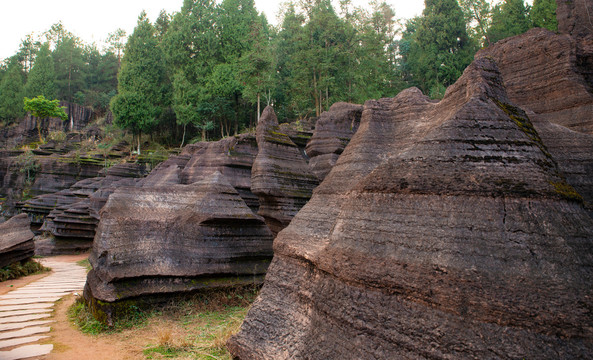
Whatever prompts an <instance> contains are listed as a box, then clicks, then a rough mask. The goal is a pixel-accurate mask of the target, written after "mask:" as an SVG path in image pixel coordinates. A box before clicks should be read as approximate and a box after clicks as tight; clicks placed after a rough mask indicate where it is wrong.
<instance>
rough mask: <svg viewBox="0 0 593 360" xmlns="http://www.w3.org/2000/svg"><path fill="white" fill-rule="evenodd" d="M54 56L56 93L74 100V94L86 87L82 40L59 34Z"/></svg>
mask: <svg viewBox="0 0 593 360" xmlns="http://www.w3.org/2000/svg"><path fill="white" fill-rule="evenodd" d="M66 33H67V32H66ZM67 34H69V33H67ZM52 57H53V60H54V67H55V73H56V95H57V97H58V99H60V100H65V101H69V102H73V101H74V94H76V93H77V92H79V91H82V90H83V89H84V87H85V82H84V80H85V79H84V72H83V71H84V70H83V67H84V65H85V61H84V58H83V48H82V46H81V42H80V40H79V39H78V38H76V37H75V36H73V35H72V36H70V35H62V36H59V37H58V41H57V43H56V48H55V49H54V51H53V53H52Z"/></svg>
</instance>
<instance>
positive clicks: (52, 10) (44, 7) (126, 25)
mask: <svg viewBox="0 0 593 360" xmlns="http://www.w3.org/2000/svg"><path fill="white" fill-rule="evenodd" d="M353 3H354V4H355V5H366V4H367V3H368V1H365V0H354V1H353ZM387 3H388V4H390V5H391V6H392V7H393V8H394V9H395V12H396V16H397V17H398V18H406V19H408V18H411V17H414V16H416V15H420V14H421V13H422V9H423V8H424V1H423V0H388V1H387ZM0 4H1V5H0V14H2V20H1V21H0V34H1V35H0V60H2V59H4V58H7V57H9V56H12V55H14V54H15V53H16V52H17V50H18V48H19V45H20V43H21V40H22V39H24V38H25V36H26V35H27V34H30V33H32V32H33V33H35V35H37V36H38V35H41V34H42V33H43V32H44V31H46V30H48V29H49V28H50V27H51V25H52V24H55V23H57V22H59V21H62V24H63V25H64V27H65V28H66V30H68V31H70V32H72V33H73V34H74V35H76V36H78V37H80V38H81V39H82V40H83V41H84V42H85V43H89V44H90V43H93V42H95V43H97V45H98V46H99V47H100V46H102V45H103V42H104V41H105V39H106V38H107V34H108V33H110V32H113V31H114V30H116V29H117V28H122V29H124V30H126V32H127V33H128V35H129V34H131V33H132V31H133V30H134V26H135V25H136V21H137V19H138V15H139V14H140V12H141V11H142V10H145V11H146V13H147V14H148V17H149V18H150V20H151V21H154V20H155V19H156V18H157V17H158V14H159V13H160V11H161V10H162V9H164V10H165V11H167V12H168V13H172V12H176V11H179V10H180V9H181V5H182V4H183V0H101V1H98V0H92V1H89V0H27V1H22V0H0ZM255 5H256V8H257V9H258V11H260V12H261V11H263V12H264V13H265V14H266V17H267V18H268V21H269V22H270V23H272V24H277V22H278V21H277V17H278V16H277V15H278V14H277V13H278V9H279V7H280V1H271V0H255ZM335 6H336V9H338V6H337V5H335Z"/></svg>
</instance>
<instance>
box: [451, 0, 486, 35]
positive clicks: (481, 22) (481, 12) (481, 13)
mask: <svg viewBox="0 0 593 360" xmlns="http://www.w3.org/2000/svg"><path fill="white" fill-rule="evenodd" d="M459 6H461V9H462V10H463V16H464V17H465V21H466V23H467V24H468V33H469V35H470V37H471V38H473V39H474V41H475V42H476V43H477V44H479V45H490V43H491V41H490V38H489V36H488V27H489V26H490V22H491V21H492V19H491V15H492V9H491V6H490V2H489V1H488V0H459Z"/></svg>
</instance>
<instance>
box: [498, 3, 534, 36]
mask: <svg viewBox="0 0 593 360" xmlns="http://www.w3.org/2000/svg"><path fill="white" fill-rule="evenodd" d="M527 13H528V11H527V8H526V7H525V3H524V2H523V0H505V1H504V2H503V3H502V4H498V5H496V6H495V7H494V9H493V11H492V23H491V25H490V28H489V29H488V37H489V38H490V41H491V42H493V43H494V42H497V41H498V40H501V39H504V38H507V37H509V36H515V35H519V34H523V33H524V32H526V31H527V30H529V28H530V27H531V24H530V23H529V19H528V17H527Z"/></svg>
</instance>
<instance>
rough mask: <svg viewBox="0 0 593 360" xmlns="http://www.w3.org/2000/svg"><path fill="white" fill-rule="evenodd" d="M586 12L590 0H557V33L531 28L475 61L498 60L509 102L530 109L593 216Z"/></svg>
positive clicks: (592, 33)
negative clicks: (574, 0) (486, 58)
mask: <svg viewBox="0 0 593 360" xmlns="http://www.w3.org/2000/svg"><path fill="white" fill-rule="evenodd" d="M587 9H589V10H590V12H591V13H593V1H591V0H584V1H578V2H572V1H565V0H560V1H558V9H557V14H558V28H559V32H560V34H554V33H552V32H550V31H547V30H544V29H532V30H530V31H528V32H527V33H525V34H522V35H518V36H514V37H511V38H508V39H504V40H501V41H499V42H498V43H496V44H493V45H491V46H489V47H488V48H486V49H484V50H481V51H480V52H479V53H478V54H476V58H482V57H489V58H492V59H494V60H495V61H496V62H497V64H498V66H499V68H500V71H501V73H502V76H503V81H504V85H505V87H506V89H507V91H508V95H509V98H510V99H511V101H513V102H514V103H516V104H517V105H519V106H520V107H522V108H524V109H527V110H528V112H529V117H530V119H531V120H532V122H533V125H534V126H535V128H536V129H537V131H538V133H539V134H540V136H541V138H542V140H543V141H544V143H545V144H546V146H547V148H548V150H549V151H550V153H551V154H552V155H553V157H554V158H555V159H556V160H558V166H559V168H560V170H561V171H562V172H563V174H564V175H565V176H566V180H567V182H568V183H569V184H570V185H571V186H573V187H574V188H575V189H576V190H577V191H578V192H579V193H580V194H581V195H582V196H583V198H584V200H585V202H586V206H587V208H588V209H589V211H590V212H591V213H592V214H593V193H592V192H593V151H592V150H593V25H591V23H590V18H589V17H588V15H587ZM555 124H559V125H562V126H563V127H566V128H563V127H559V126H557V125H555ZM571 130H572V131H571ZM579 132H580V133H581V134H580V133H579Z"/></svg>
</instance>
